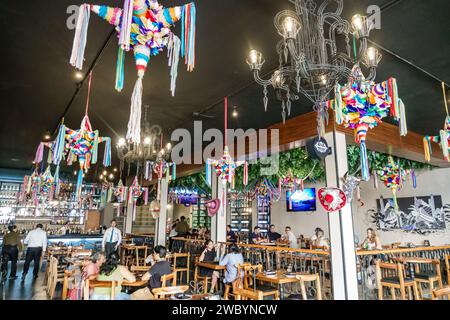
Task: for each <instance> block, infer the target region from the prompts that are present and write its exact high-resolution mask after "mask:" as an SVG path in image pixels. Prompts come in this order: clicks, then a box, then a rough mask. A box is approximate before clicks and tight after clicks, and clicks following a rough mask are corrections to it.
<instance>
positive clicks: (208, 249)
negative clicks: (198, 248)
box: [198, 240, 220, 294]
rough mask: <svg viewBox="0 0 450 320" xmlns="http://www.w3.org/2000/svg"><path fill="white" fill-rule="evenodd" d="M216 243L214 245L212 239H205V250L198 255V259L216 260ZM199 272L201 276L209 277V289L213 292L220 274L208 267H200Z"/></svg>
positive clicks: (205, 260)
mask: <svg viewBox="0 0 450 320" xmlns="http://www.w3.org/2000/svg"><path fill="white" fill-rule="evenodd" d="M216 247H217V245H214V242H213V241H212V240H207V241H206V243H205V250H203V252H202V254H201V255H200V258H199V259H198V261H200V262H202V261H204V262H213V261H215V260H216V256H217V251H216ZM199 274H200V276H202V277H210V278H211V291H210V293H211V294H212V293H214V288H215V287H216V284H217V280H218V279H219V277H220V274H219V272H218V271H214V270H211V269H208V268H200V270H199Z"/></svg>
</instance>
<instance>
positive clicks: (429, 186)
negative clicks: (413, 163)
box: [353, 168, 450, 245]
mask: <svg viewBox="0 0 450 320" xmlns="http://www.w3.org/2000/svg"><path fill="white" fill-rule="evenodd" d="M416 176H417V189H414V188H413V185H412V182H411V177H410V176H409V175H408V178H407V180H406V183H405V185H404V187H403V189H402V190H401V191H400V192H398V193H397V197H399V198H403V197H414V196H430V195H435V196H441V197H442V203H443V205H445V204H450V168H447V169H434V170H431V171H430V170H421V171H416ZM380 196H383V197H384V198H392V193H391V191H390V190H389V189H387V188H386V187H385V186H384V184H383V183H382V182H381V181H378V189H375V187H374V183H373V180H372V181H369V182H364V183H362V185H361V200H362V201H363V202H364V203H365V205H364V206H363V207H359V206H358V205H357V204H356V203H355V202H354V203H353V217H354V222H355V224H354V226H355V232H356V234H357V235H358V237H359V239H361V240H362V239H364V236H365V230H366V229H367V226H371V227H374V228H375V225H373V224H371V223H370V217H369V214H368V213H367V210H369V209H375V210H376V209H377V203H376V200H377V199H379V198H380ZM378 234H379V236H380V239H381V242H382V243H383V244H389V243H393V242H402V243H408V242H412V243H414V244H423V241H424V240H430V243H431V245H444V244H450V224H448V225H447V229H446V230H445V231H444V230H443V231H439V232H438V233H435V234H430V235H426V236H422V235H418V234H414V233H407V232H403V231H400V230H399V231H392V232H381V231H379V232H378Z"/></svg>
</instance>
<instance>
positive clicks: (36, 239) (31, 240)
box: [22, 223, 47, 281]
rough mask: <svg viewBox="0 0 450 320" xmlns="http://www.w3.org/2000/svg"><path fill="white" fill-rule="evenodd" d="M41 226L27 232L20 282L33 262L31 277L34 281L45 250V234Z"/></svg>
mask: <svg viewBox="0 0 450 320" xmlns="http://www.w3.org/2000/svg"><path fill="white" fill-rule="evenodd" d="M42 228H43V226H42V224H40V223H39V224H37V225H36V228H35V229H34V230H31V231H30V232H28V235H27V236H26V238H25V241H24V243H25V244H26V245H27V253H26V255H25V264H24V265H23V273H22V281H24V280H25V277H26V276H27V273H28V270H29V268H30V263H31V261H34V268H33V277H34V278H35V279H36V278H37V277H38V272H39V264H40V260H41V256H42V253H43V252H45V250H47V233H46V232H45V231H44V230H42Z"/></svg>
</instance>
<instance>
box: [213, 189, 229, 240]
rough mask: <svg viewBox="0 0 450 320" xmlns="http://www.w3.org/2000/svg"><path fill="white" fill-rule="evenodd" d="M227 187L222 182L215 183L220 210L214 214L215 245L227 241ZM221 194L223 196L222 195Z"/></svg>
mask: <svg viewBox="0 0 450 320" xmlns="http://www.w3.org/2000/svg"><path fill="white" fill-rule="evenodd" d="M226 188H227V186H224V184H223V183H222V181H218V182H217V194H218V196H219V199H220V208H219V211H217V213H216V216H215V218H216V243H217V242H226V241H227V228H226V226H227V207H228V206H227V203H228V201H227V189H226ZM222 193H223V195H222Z"/></svg>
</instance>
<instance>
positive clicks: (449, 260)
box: [445, 254, 450, 286]
mask: <svg viewBox="0 0 450 320" xmlns="http://www.w3.org/2000/svg"><path fill="white" fill-rule="evenodd" d="M445 271H446V272H447V285H448V286H450V254H446V255H445Z"/></svg>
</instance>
